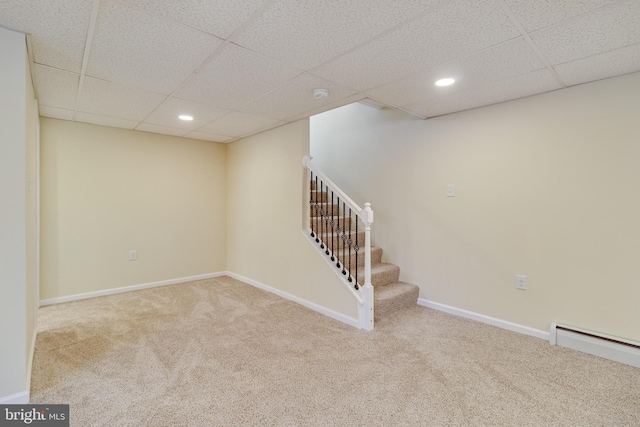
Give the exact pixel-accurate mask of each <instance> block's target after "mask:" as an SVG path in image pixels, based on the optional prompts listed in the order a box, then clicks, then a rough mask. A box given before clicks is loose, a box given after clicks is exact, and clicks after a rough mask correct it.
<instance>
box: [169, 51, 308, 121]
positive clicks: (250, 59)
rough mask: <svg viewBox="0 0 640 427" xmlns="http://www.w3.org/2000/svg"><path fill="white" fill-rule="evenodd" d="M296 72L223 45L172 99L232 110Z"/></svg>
mask: <svg viewBox="0 0 640 427" xmlns="http://www.w3.org/2000/svg"><path fill="white" fill-rule="evenodd" d="M300 73H301V71H299V70H297V69H295V68H293V67H289V66H287V65H283V64H280V63H277V62H274V61H272V60H270V59H267V58H265V57H263V56H261V55H258V54H256V53H254V52H251V51H248V50H246V49H244V48H241V47H239V46H235V45H227V46H225V47H224V50H223V51H222V52H221V53H219V54H217V55H216V56H215V58H214V59H213V61H211V63H209V64H208V65H207V66H206V67H204V68H203V69H202V70H200V71H199V72H198V74H197V75H196V76H195V77H194V78H193V79H192V80H191V81H189V83H188V84H186V85H185V87H184V88H182V89H181V90H180V91H179V92H178V93H177V94H176V96H177V97H179V98H184V99H189V100H192V101H198V102H202V103H206V104H210V105H214V106H217V107H222V108H229V109H236V108H239V107H241V106H242V105H244V104H246V103H247V102H249V101H252V100H254V99H256V98H258V97H259V96H261V95H264V94H265V93H267V92H269V91H271V90H273V89H275V88H276V87H278V86H280V85H282V84H284V83H286V82H287V81H288V80H291V79H292V78H294V77H296V76H297V75H299V74H300Z"/></svg>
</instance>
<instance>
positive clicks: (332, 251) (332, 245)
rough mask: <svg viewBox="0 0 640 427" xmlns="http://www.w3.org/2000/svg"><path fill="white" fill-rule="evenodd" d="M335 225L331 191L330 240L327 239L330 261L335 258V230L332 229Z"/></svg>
mask: <svg viewBox="0 0 640 427" xmlns="http://www.w3.org/2000/svg"><path fill="white" fill-rule="evenodd" d="M335 225H336V218H335V216H334V215H333V190H331V238H330V239H329V241H330V242H331V261H335V260H336V257H335V254H334V252H335V250H336V245H335V243H334V236H335V234H336V233H335V230H334V227H335Z"/></svg>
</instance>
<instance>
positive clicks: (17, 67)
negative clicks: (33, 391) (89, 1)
mask: <svg viewBox="0 0 640 427" xmlns="http://www.w3.org/2000/svg"><path fill="white" fill-rule="evenodd" d="M0 52H2V61H3V62H2V66H0V94H2V96H0V129H1V130H2V131H1V134H0V204H1V206H2V208H1V209H0V401H2V400H3V398H6V397H7V396H11V395H15V394H21V400H20V401H23V402H24V400H25V399H26V392H27V390H28V385H27V366H28V360H29V356H30V353H31V340H32V336H33V331H34V327H35V322H34V319H35V313H34V312H35V303H34V301H33V300H31V301H30V300H29V298H30V296H32V295H33V294H34V289H33V284H34V277H33V275H31V274H29V275H28V274H27V271H28V270H27V268H28V266H30V265H32V264H31V263H33V257H34V256H35V254H34V247H33V245H32V244H30V243H29V242H28V241H27V238H28V237H31V234H30V233H31V231H32V230H33V227H34V224H33V223H31V221H32V219H33V218H34V212H33V209H34V205H33V204H32V197H30V193H29V188H28V176H29V174H30V173H31V172H32V170H33V169H32V166H33V163H32V160H33V157H29V158H27V156H28V155H29V156H32V154H33V152H32V149H33V143H34V141H35V139H34V135H35V133H34V130H33V129H32V128H30V126H32V125H33V121H32V120H30V118H29V114H31V113H32V109H33V105H32V103H33V87H32V86H31V80H30V79H29V66H28V61H27V51H26V43H25V36H24V34H19V33H15V32H12V31H9V30H5V29H3V28H0ZM14 402H16V401H14Z"/></svg>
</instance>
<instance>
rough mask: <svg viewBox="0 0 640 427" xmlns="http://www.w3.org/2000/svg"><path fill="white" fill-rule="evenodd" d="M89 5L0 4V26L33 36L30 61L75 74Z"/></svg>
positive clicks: (40, 0) (31, 0)
mask: <svg viewBox="0 0 640 427" xmlns="http://www.w3.org/2000/svg"><path fill="white" fill-rule="evenodd" d="M92 6H93V2H91V1H87V0H65V1H61V0H2V1H0V25H2V26H3V27H6V28H10V29H13V30H18V31H21V32H23V33H29V34H32V35H33V50H34V54H33V55H34V61H35V62H37V63H40V64H45V65H49V66H51V67H55V68H61V69H63V70H68V71H72V72H75V73H79V72H80V69H81V68H82V57H83V55H84V45H85V41H86V39H87V31H88V28H89V21H90V20H91V9H92Z"/></svg>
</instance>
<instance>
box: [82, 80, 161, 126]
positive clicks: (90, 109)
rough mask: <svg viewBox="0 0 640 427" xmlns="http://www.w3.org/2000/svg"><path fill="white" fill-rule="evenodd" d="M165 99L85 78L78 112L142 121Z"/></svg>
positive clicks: (134, 89)
mask: <svg viewBox="0 0 640 427" xmlns="http://www.w3.org/2000/svg"><path fill="white" fill-rule="evenodd" d="M165 98H166V97H165V96H164V95H159V94H157V93H153V92H147V91H145V90H141V89H136V88H131V87H125V86H121V85H117V84H115V83H111V82H106V81H104V80H98V79H94V78H92V77H85V79H84V85H83V88H82V93H81V94H80V99H79V102H78V110H79V111H84V112H86V113H92V114H97V115H100V116H109V117H116V118H119V119H125V120H133V121H141V120H142V119H143V118H145V117H146V116H147V115H148V114H149V113H150V112H151V111H153V110H154V109H155V108H156V107H157V106H158V105H160V103H161V102H162V101H164V100H165Z"/></svg>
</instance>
